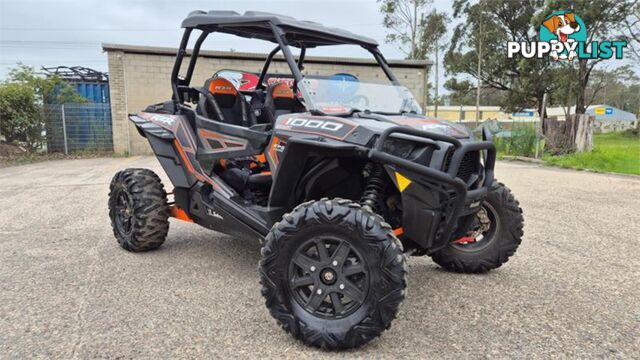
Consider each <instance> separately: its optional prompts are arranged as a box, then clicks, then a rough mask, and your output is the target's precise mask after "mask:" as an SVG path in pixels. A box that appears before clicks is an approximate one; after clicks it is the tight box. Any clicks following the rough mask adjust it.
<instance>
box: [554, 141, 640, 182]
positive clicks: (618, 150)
mask: <svg viewBox="0 0 640 360" xmlns="http://www.w3.org/2000/svg"><path fill="white" fill-rule="evenodd" d="M543 160H544V161H545V162H546V163H547V164H550V165H557V166H561V167H568V168H577V169H589V170H595V171H606V172H615V173H623V174H635V175H640V138H638V137H637V136H632V135H625V134H624V133H608V134H594V135H593V151H592V152H590V153H580V154H570V155H561V156H550V155H546V156H544V157H543Z"/></svg>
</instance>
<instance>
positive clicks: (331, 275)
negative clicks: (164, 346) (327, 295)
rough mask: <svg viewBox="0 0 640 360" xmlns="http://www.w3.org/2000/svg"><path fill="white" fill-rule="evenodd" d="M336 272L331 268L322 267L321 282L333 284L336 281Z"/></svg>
mask: <svg viewBox="0 0 640 360" xmlns="http://www.w3.org/2000/svg"><path fill="white" fill-rule="evenodd" d="M336 278H337V276H336V272H335V271H333V270H331V269H324V270H323V271H322V277H321V279H322V282H323V283H325V284H327V285H333V284H335V282H336Z"/></svg>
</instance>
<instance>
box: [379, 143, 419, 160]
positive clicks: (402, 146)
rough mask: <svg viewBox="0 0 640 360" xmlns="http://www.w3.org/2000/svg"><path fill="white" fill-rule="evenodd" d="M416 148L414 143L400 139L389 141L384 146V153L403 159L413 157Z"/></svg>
mask: <svg viewBox="0 0 640 360" xmlns="http://www.w3.org/2000/svg"><path fill="white" fill-rule="evenodd" d="M414 148H415V143H414V142H412V141H407V140H400V139H387V141H385V142H384V144H383V145H382V151H384V152H386V153H388V154H391V155H394V156H399V157H401V158H403V159H406V158H408V157H409V156H411V153H412V152H413V149H414Z"/></svg>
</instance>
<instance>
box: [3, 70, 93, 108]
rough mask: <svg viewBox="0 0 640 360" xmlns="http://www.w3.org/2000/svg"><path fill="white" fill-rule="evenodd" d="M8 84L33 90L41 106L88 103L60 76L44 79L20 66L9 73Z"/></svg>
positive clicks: (33, 71)
mask: <svg viewBox="0 0 640 360" xmlns="http://www.w3.org/2000/svg"><path fill="white" fill-rule="evenodd" d="M6 83H13V84H24V85H27V86H29V87H31V89H32V90H33V93H34V95H35V96H36V99H38V101H39V102H40V103H41V104H64V103H84V102H86V101H87V99H85V98H84V97H82V96H81V95H80V94H78V92H77V91H76V90H75V89H74V88H73V86H71V85H70V84H69V83H67V82H66V81H64V80H63V79H62V78H61V77H60V76H59V75H52V76H48V77H44V76H42V75H40V74H38V73H36V71H35V70H34V69H33V68H32V67H30V66H26V65H23V64H18V65H17V66H16V67H14V68H13V69H11V70H10V71H9V75H8V76H7V80H6Z"/></svg>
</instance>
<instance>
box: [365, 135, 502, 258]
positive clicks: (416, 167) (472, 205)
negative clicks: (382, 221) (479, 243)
mask: <svg viewBox="0 0 640 360" xmlns="http://www.w3.org/2000/svg"><path fill="white" fill-rule="evenodd" d="M394 134H405V135H409V136H412V137H416V138H419V139H420V140H421V142H422V143H426V144H427V145H428V146H432V147H434V148H435V149H438V150H439V149H440V147H441V144H443V145H444V144H450V147H451V148H452V150H451V151H453V154H452V156H451V160H450V162H449V164H448V167H447V169H446V170H441V169H437V168H435V167H430V166H426V165H421V164H418V163H416V162H412V161H410V160H407V159H404V158H402V157H399V156H395V155H392V154H389V153H387V152H385V151H384V150H383V144H384V143H385V141H386V140H387V139H388V138H389V137H391V136H392V135H394ZM474 151H476V152H479V153H480V154H482V155H483V164H482V166H480V167H479V171H480V174H478V175H479V176H480V178H479V179H478V181H476V182H474V184H473V186H470V185H469V184H467V183H466V182H465V181H463V180H462V179H461V178H460V177H458V176H457V175H458V171H459V169H460V166H461V164H462V161H463V159H464V158H465V155H466V154H468V153H470V152H474ZM369 158H370V159H372V160H373V161H375V162H379V163H382V164H384V165H385V166H387V167H388V168H390V169H391V170H392V171H394V172H398V173H400V174H402V176H403V177H406V178H408V179H409V180H411V182H412V183H416V184H419V185H420V186H409V187H407V188H406V189H404V191H402V207H403V216H402V226H403V229H404V236H406V237H408V238H409V239H411V240H412V241H413V242H415V243H416V244H418V245H419V246H420V247H422V248H423V249H425V250H426V251H427V252H434V251H437V250H439V249H440V248H442V247H444V246H446V245H447V244H448V243H449V241H450V240H451V236H452V234H454V232H455V231H456V230H457V227H458V223H459V219H460V218H463V217H465V216H468V215H471V214H475V212H476V211H477V210H478V209H479V208H480V205H481V204H482V201H483V200H484V197H485V196H486V194H487V193H488V192H489V191H490V189H491V186H492V184H493V180H494V166H495V159H496V149H495V146H494V144H493V142H492V141H491V135H490V133H489V132H488V131H487V130H486V129H485V130H483V141H474V142H461V141H460V140H458V139H456V138H453V137H450V136H446V135H442V134H438V133H432V132H428V131H421V130H418V129H413V128H408V127H399V126H398V127H392V128H389V129H387V130H385V131H384V132H383V133H382V134H381V135H380V137H379V138H378V140H377V141H376V145H375V146H374V148H373V149H371V150H370V151H369Z"/></svg>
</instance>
